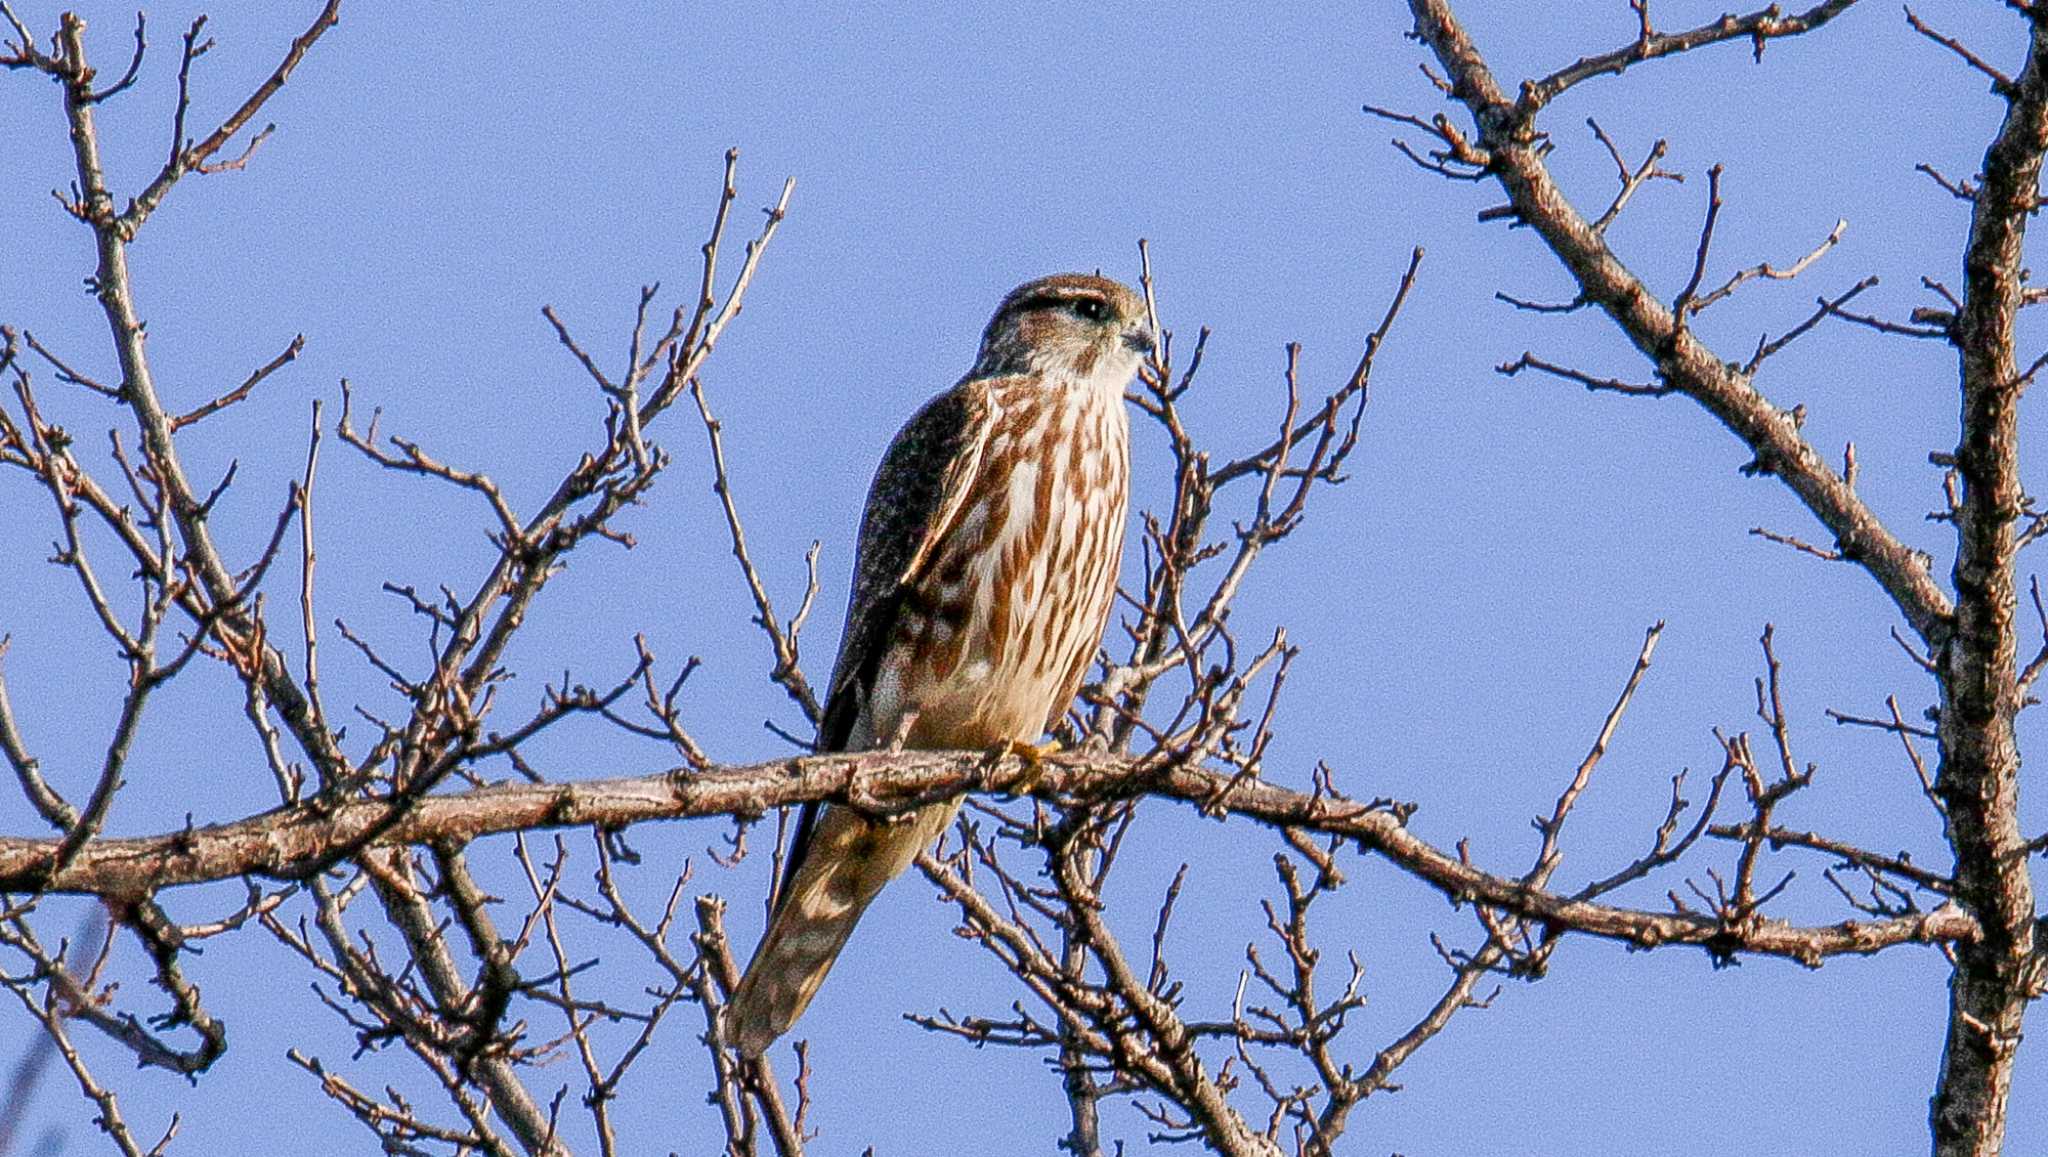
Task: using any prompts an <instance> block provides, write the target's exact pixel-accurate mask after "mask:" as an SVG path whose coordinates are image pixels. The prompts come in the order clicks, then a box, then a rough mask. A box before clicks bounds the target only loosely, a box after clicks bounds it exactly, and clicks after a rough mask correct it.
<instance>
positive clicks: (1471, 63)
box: [1409, 0, 1953, 644]
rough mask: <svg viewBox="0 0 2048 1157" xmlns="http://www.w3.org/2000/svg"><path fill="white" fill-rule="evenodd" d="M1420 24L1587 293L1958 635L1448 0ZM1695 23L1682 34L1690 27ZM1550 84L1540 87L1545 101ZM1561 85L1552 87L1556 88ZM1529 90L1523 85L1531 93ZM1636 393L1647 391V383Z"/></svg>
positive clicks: (1574, 74) (1510, 183)
mask: <svg viewBox="0 0 2048 1157" xmlns="http://www.w3.org/2000/svg"><path fill="white" fill-rule="evenodd" d="M1850 2H1853V0H1834V2H1832V3H1828V4H1823V5H1820V6H1817V7H1815V8H1813V9H1810V10H1808V11H1807V12H1806V13H1804V14H1801V15H1799V16H1793V17H1780V16H1777V15H1776V14H1775V10H1766V12H1764V13H1756V14H1752V16H1750V17H1747V18H1743V19H1740V20H1732V21H1729V22H1725V23H1724V24H1721V25H1714V26H1710V28H1709V30H1707V31H1704V32H1700V30H1696V32H1697V33H1699V34H1700V36H1701V37H1703V39H1700V40H1698V41H1697V43H1708V42H1711V41H1713V40H1716V39H1726V38H1728V36H1732V35H1743V34H1745V29H1747V30H1748V31H1751V32H1767V34H1768V35H1771V36H1777V35H1792V34H1794V33H1797V32H1803V31H1806V30H1808V29H1810V28H1813V27H1818V26H1819V24H1821V23H1823V22H1825V21H1826V20H1828V19H1831V18H1832V17H1833V16H1834V15H1836V14H1837V13H1839V12H1841V11H1843V10H1846V9H1847V8H1848V7H1849V4H1850ZM1409 9H1410V11H1411V12H1412V13H1413V14H1414V17H1415V32H1416V35H1417V36H1418V37H1419V38H1420V39H1422V40H1423V41H1424V42H1426V43H1427V44H1428V45H1429V47H1430V49H1431V51H1432V52H1433V53H1434V54H1435V55H1436V58H1437V60H1438V62H1439V63H1440V64H1441V65H1442V66H1443V68H1444V69H1445V71H1446V72H1447V73H1448V74H1449V75H1450V77H1451V79H1452V81H1453V84H1454V86H1455V89H1456V92H1457V94H1458V97H1459V99H1460V100H1462V101H1463V102H1464V103H1465V105H1466V106H1467V107H1468V108H1469V109H1470V110H1471V113H1472V116H1473V119H1474V120H1475V122H1476V123H1477V124H1478V125H1479V127H1480V144H1481V145H1482V146H1483V147H1485V148H1486V149H1488V150H1489V151H1490V153H1491V155H1492V160H1493V173H1494V175H1495V176H1496V177H1497V178H1498V179H1499V180H1500V182H1501V185H1502V187H1503V188H1504V189H1505V190H1506V191H1507V193H1508V196H1509V199H1510V201H1511V203H1512V204H1513V206H1514V208H1515V211H1516V213H1517V214H1518V215H1519V216H1520V218H1521V219H1522V220H1524V221H1526V222H1528V223H1529V225H1530V226H1531V227H1532V228H1533V229H1534V230H1535V231H1536V233H1537V234H1539V235H1540V236H1541V237H1542V239H1543V241H1544V243H1545V244H1546V245H1548V246H1549V247H1550V249H1551V250H1552V251H1553V252H1554V253H1555V254H1556V255H1557V256H1558V258H1559V259H1560V260H1561V261H1562V262H1563V263H1564V265H1565V267H1566V268H1567V269H1568V270H1569V271H1570V272H1571V274H1572V276H1573V278H1574V280H1576V281H1577V282H1578V284H1579V289H1580V292H1581V293H1583V294H1584V295H1585V296H1586V297H1588V298H1590V299H1591V300H1592V301H1593V302H1594V303H1595V304H1597V305H1598V306H1599V307H1600V308H1601V309H1602V310H1604V311H1606V312H1607V313H1608V315H1609V316H1610V317H1612V318H1613V319H1614V321H1615V323H1616V324H1617V325H1619V326H1620V327H1621V329H1622V331H1623V333H1625V334H1626V335H1627V336H1628V338H1629V340H1630V341H1631V342H1632V343H1634V344H1635V346H1636V347H1637V348H1638V349H1639V350H1641V351H1642V352H1643V354H1644V355H1645V356H1646V357H1648V358H1650V359H1651V360H1652V361H1653V362H1654V363H1655V364H1656V366H1657V371H1658V377H1659V379H1660V381H1661V383H1662V385H1660V386H1659V387H1657V388H1658V389H1669V390H1671V391H1675V392H1678V393H1682V394H1684V395H1686V396H1687V397H1690V398H1692V399H1693V400H1694V401H1695V402H1697V403H1698V404H1699V405H1701V406H1702V407H1703V408H1705V409H1706V410H1707V411H1708V412H1709V413H1711V414H1713V415H1714V416H1715V417H1716V418H1718V419H1720V421H1721V422H1722V423H1723V424H1724V425H1726V426H1727V427H1728V429H1729V430H1730V431H1731V432H1732V433H1734V434H1735V435H1736V436H1737V437H1739V438H1741V439H1742V441H1743V442H1744V443H1745V444H1746V445H1747V446H1748V447H1749V448H1750V450H1751V451H1752V452H1753V453H1754V454H1755V455H1756V461H1755V464H1754V469H1755V470H1756V471H1757V472H1760V473H1770V474H1775V475H1777V476H1778V477H1779V478H1781V479H1782V480H1783V481H1784V482H1785V484H1786V485H1787V486H1788V487H1789V488H1790V489H1791V490H1792V491H1793V493H1794V494H1796V495H1797V496H1798V497H1799V499H1800V500H1801V501H1802V502H1803V503H1805V505H1806V506H1807V508H1808V509H1809V510H1811V511H1812V512H1813V514H1814V515H1815V517H1817V518H1819V519H1820V520H1821V522H1822V523H1823V524H1824V525H1825V526H1827V527H1828V529H1829V530H1830V531H1831V532H1833V534H1834V536H1835V538H1836V540H1837V541H1838V542H1840V543H1841V544H1842V546H1843V549H1844V550H1845V551H1846V552H1848V553H1850V554H1851V555H1852V557H1854V558H1855V559H1856V561H1857V562H1858V563H1859V565H1861V566H1863V567H1864V568H1865V569H1866V570H1867V571H1869V572H1870V574H1871V575H1872V577H1874V578H1876V579H1877V581H1878V582H1879V584H1880V585H1881V586H1882V587H1883V588H1884V590H1885V591H1886V593H1887V594H1889V595H1890V596H1891V598H1892V601H1893V602H1894V603H1895V604H1896V605H1897V606H1898V608H1899V610H1900V612H1901V613H1902V614H1903V615H1904V616H1905V617H1906V620H1907V622H1909V623H1910V624H1912V626H1913V629H1914V630H1915V631H1916V632H1918V633H1919V634H1920V636H1921V638H1922V639H1923V640H1927V641H1929V642H1930V643H1931V644H1938V643H1941V642H1943V641H1945V640H1946V639H1947V638H1948V635H1949V632H1950V629H1951V625H1950V621H1951V616H1952V614H1953V607H1952V606H1951V604H1950V602H1949V598H1948V596H1947V595H1946V594H1945V593H1943V591H1942V590H1941V588H1940V586H1939V585H1938V584H1936V583H1935V581H1934V577H1933V575H1932V574H1930V573H1929V571H1928V569H1927V566H1926V564H1925V563H1924V562H1923V561H1922V560H1921V558H1920V557H1919V556H1918V555H1917V554H1915V553H1914V551H1913V550H1912V549H1911V548H1910V547H1908V546H1907V545H1905V544H1904V543H1902V542H1900V541H1899V540H1898V538H1897V537H1896V536H1894V535H1893V534H1892V533H1891V531H1890V530H1889V529H1887V528H1886V527H1885V525H1884V524H1883V522H1882V521H1880V520H1879V519H1878V517H1877V516H1876V514H1874V513H1873V512H1872V511H1871V510H1870V509H1869V508H1868V507H1867V506H1865V505H1864V504H1863V501H1862V499H1861V498H1859V497H1858V496H1857V495H1856V493H1855V492H1854V490H1853V489H1851V488H1850V487H1849V485H1848V484H1847V482H1846V481H1844V480H1843V479H1842V477H1841V476H1840V475H1838V474H1836V473H1835V472H1834V470H1833V469H1832V468H1831V467H1830V466H1829V465H1828V463H1827V460H1826V459H1825V458H1824V457H1823V456H1822V455H1821V454H1819V453H1818V452H1817V451H1816V450H1814V448H1813V447H1812V446H1811V445H1809V444H1808V443H1807V442H1806V441H1805V439H1804V438H1802V437H1801V436H1800V433H1799V428H1798V425H1797V423H1795V422H1794V421H1793V419H1792V415H1791V414H1790V413H1788V412H1786V411H1784V410H1780V409H1779V408H1777V407H1776V406H1774V405H1772V404H1771V403H1770V401H1769V400H1768V399H1766V398H1765V397H1764V396H1763V395H1762V394H1760V393H1758V392H1757V390H1756V388H1755V386H1754V385H1753V384H1752V383H1751V382H1750V381H1749V379H1748V378H1747V377H1745V376H1744V375H1742V374H1741V373H1740V372H1738V371H1737V370H1733V369H1731V368H1730V367H1729V365H1728V363H1727V362H1726V361H1725V360H1723V359H1722V358H1720V357H1719V356H1717V355H1716V354H1715V353H1714V352H1713V351H1712V350H1710V349H1708V348H1707V347H1706V346H1705V345H1704V344H1703V343H1702V342H1701V341H1700V340H1699V338H1698V337H1697V336H1695V335H1694V334H1693V333H1692V332H1691V331H1690V330H1689V329H1687V328H1686V327H1685V326H1683V325H1681V324H1680V322H1679V318H1678V317H1677V316H1676V315H1674V313H1673V312H1672V310H1670V309H1669V308H1667V307H1665V305H1664V304H1663V303H1661V302H1660V301H1658V300H1657V297H1656V295H1654V294H1652V293H1651V292H1649V290H1648V288H1647V287H1646V286H1645V285H1644V284H1643V282H1642V280H1641V279H1640V278H1638V277H1637V276H1636V275H1635V274H1634V273H1633V272H1632V271H1630V270H1629V269H1628V267H1627V266H1625V265H1623V264H1622V263H1621V261H1620V260H1619V259H1618V258H1617V257H1615V255H1614V254H1613V252H1612V251H1611V250H1609V249H1608V247H1607V243H1606V241H1605V240H1604V239H1603V238H1602V237H1601V235H1600V234H1599V233H1598V232H1597V231H1595V230H1594V229H1593V227H1592V224H1591V223H1590V222H1588V221H1587V220H1586V219H1585V218H1584V217H1582V216H1580V215H1579V213H1578V211H1577V210H1576V209H1574V208H1573V207H1572V206H1571V204H1570V202H1569V201H1567V200H1566V199H1565V196H1564V193H1563V191H1562V190H1561V189H1559V188H1558V186H1557V183H1556V181H1555V179H1554V178H1553V177H1552V176H1551V173H1550V171H1549V169H1548V168H1547V167H1546V166H1545V164H1544V160H1543V149H1542V148H1541V147H1540V144H1539V142H1537V141H1536V140H1535V139H1534V138H1533V137H1532V136H1531V135H1530V133H1529V131H1528V129H1527V119H1528V111H1526V110H1525V109H1524V107H1522V106H1518V105H1517V104H1516V102H1514V101H1512V100H1510V99H1509V97H1508V96H1507V94H1506V93H1505V92H1504V91H1503V90H1502V88H1501V86H1500V84H1499V83H1498V82H1497V81H1496V80H1495V79H1494V76H1493V72H1492V70H1491V69H1490V68H1489V67H1488V66H1487V63H1486V61H1485V59H1484V58H1483V57H1482V56H1481V55H1480V53H1479V50H1478V48H1477V47H1476V46H1475V45H1474V44H1473V43H1472V40H1471V38H1470V37H1469V36H1468V35H1467V34H1466V32H1465V30H1464V27H1463V26H1462V25H1461V24H1460V23H1459V22H1458V20H1457V17H1456V16H1455V15H1453V14H1452V12H1451V9H1450V5H1449V2H1448V0H1410V2H1409ZM1693 35H1694V34H1680V36H1681V37H1691V36H1693ZM1659 43H1665V44H1668V45H1669V47H1666V48H1664V49H1662V50H1661V51H1660V52H1659V53H1657V54H1664V53H1668V52H1669V51H1678V50H1682V49H1683V48H1684V47H1693V46H1696V44H1695V42H1694V41H1691V40H1685V39H1680V40H1669V39H1667V40H1666V41H1663V42H1659ZM1643 58H1646V57H1645V56H1643V55H1642V54H1641V52H1640V51H1639V50H1638V49H1637V48H1636V47H1634V46H1632V47H1631V49H1628V50H1624V51H1623V52H1622V53H1620V54H1617V55H1612V56H1611V58H1605V59H1596V60H1594V61H1592V62H1590V63H1582V65H1580V66H1574V68H1573V69H1569V70H1566V71H1565V72H1564V73H1561V74H1558V75H1557V77H1556V78H1554V79H1553V80H1552V81H1549V82H1545V83H1547V84H1549V85H1551V87H1552V88H1553V89H1555V90H1556V91H1562V89H1561V87H1558V84H1559V81H1560V80H1564V81H1570V80H1573V79H1575V78H1583V76H1589V75H1593V74H1595V73H1597V72H1600V71H1618V70H1619V69H1620V68H1622V67H1626V66H1627V65H1628V64H1629V63H1633V62H1634V61H1635V60H1637V59H1643ZM1545 91H1548V90H1546V89H1545V88H1544V87H1543V86H1541V85H1538V86H1536V87H1535V89H1534V93H1535V96H1536V98H1537V100H1536V103H1537V105H1538V106H1539V107H1540V104H1541V103H1542V101H1543V100H1546V99H1548V98H1547V97H1546V96H1544V95H1543V94H1544V92H1545ZM1553 95H1554V93H1553ZM1528 99H1529V97H1528V96H1527V95H1526V94H1525V97H1524V100H1525V101H1526V100H1528ZM1637 392H1641V391H1640V390H1638V391H1637Z"/></svg>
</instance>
